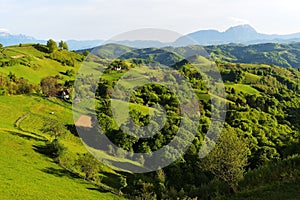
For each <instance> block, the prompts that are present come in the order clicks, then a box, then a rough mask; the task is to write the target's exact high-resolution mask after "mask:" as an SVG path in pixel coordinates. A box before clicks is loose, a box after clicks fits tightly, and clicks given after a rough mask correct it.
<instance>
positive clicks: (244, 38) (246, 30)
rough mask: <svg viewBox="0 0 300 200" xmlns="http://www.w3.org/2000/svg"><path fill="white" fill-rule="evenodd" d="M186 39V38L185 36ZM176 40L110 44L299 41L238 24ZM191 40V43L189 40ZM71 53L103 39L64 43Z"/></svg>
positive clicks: (12, 39)
mask: <svg viewBox="0 0 300 200" xmlns="http://www.w3.org/2000/svg"><path fill="white" fill-rule="evenodd" d="M186 36H187V37H186ZM186 36H183V37H181V38H178V39H177V40H176V41H175V42H173V43H162V42H160V41H151V40H150V41H149V40H145V41H144V40H136V41H128V40H126V41H110V42H113V43H118V44H123V45H126V46H131V47H136V48H146V47H156V48H161V47H166V46H187V45H192V44H200V45H221V44H229V43H236V44H260V43H271V42H272V43H290V42H300V33H295V34H289V35H277V34H263V33H258V32H257V31H256V30H255V29H254V28H253V27H251V26H250V25H239V26H234V27H231V28H229V29H227V30H226V31H224V32H220V31H217V30H200V31H197V32H193V33H190V34H187V35H186ZM193 40H194V41H193ZM0 43H1V44H3V45H4V46H9V45H16V44H19V43H41V44H45V43H46V41H45V40H38V39H35V38H34V37H30V36H26V35H21V34H20V35H14V34H9V33H5V32H0ZM67 43H68V45H69V48H70V49H71V50H79V49H89V48H92V47H95V46H98V45H100V44H103V43H104V40H68V41H67Z"/></svg>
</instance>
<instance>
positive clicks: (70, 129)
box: [65, 124, 79, 137]
mask: <svg viewBox="0 0 300 200" xmlns="http://www.w3.org/2000/svg"><path fill="white" fill-rule="evenodd" d="M65 126H66V128H67V129H68V130H69V131H70V132H71V133H72V134H73V135H74V136H76V137H78V136H79V135H78V132H77V129H76V126H75V125H74V124H67V125H65Z"/></svg>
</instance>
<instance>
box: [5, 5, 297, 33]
mask: <svg viewBox="0 0 300 200" xmlns="http://www.w3.org/2000/svg"><path fill="white" fill-rule="evenodd" d="M299 14H300V3H299V1H297V0H251V1H246V0H245V1H244V0H81V1H79V0H19V1H17V0H0V19H1V20H0V30H9V32H11V33H15V34H17V33H22V34H26V35H30V36H34V37H36V38H38V39H48V38H54V39H109V38H110V37H112V36H114V35H117V34H119V33H122V32H125V31H130V30H134V29H139V28H165V29H170V30H173V31H177V32H179V33H182V34H186V33H190V32H193V31H196V30H200V29H217V30H221V31H223V30H225V29H226V28H228V27H230V26H233V25H238V24H245V23H249V24H251V25H252V26H253V27H254V28H255V29H257V30H258V31H259V32H262V33H279V34H286V33H294V32H300V16H299Z"/></svg>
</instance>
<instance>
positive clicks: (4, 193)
mask: <svg viewBox="0 0 300 200" xmlns="http://www.w3.org/2000/svg"><path fill="white" fill-rule="evenodd" d="M40 145H43V142H41V141H37V140H34V139H33V138H30V137H25V136H24V135H22V134H20V135H18V134H16V133H14V132H8V131H1V130H0V152H1V153H0V166H1V170H0V179H1V181H0V194H1V199H45V200H46V199H49V200H50V199H51V200H52V199H119V197H118V196H115V195H113V194H111V193H105V192H101V191H98V190H99V189H97V188H96V187H95V186H94V185H92V184H90V183H89V182H86V181H84V180H83V179H81V178H78V177H76V175H73V174H71V173H69V172H67V171H66V170H64V169H63V168H61V167H59V166H58V165H57V164H55V163H54V162H53V161H52V160H51V159H50V158H48V157H46V156H44V155H42V154H39V153H38V152H36V151H35V148H38V146H40Z"/></svg>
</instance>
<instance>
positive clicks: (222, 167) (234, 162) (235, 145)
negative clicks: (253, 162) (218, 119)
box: [200, 126, 249, 192]
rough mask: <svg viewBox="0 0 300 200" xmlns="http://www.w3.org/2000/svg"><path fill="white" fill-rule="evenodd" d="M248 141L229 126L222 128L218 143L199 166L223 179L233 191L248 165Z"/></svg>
mask: <svg viewBox="0 0 300 200" xmlns="http://www.w3.org/2000/svg"><path fill="white" fill-rule="evenodd" d="M248 154H249V148H248V143H247V142H246V141H245V140H243V139H240V138H239V137H238V135H237V133H236V132H235V130H234V129H233V128H231V127H229V126H228V127H227V128H225V129H224V131H223V133H222V135H221V136H220V139H219V142H218V144H217V145H216V146H215V147H214V149H213V150H212V151H211V152H210V153H209V155H208V156H207V157H205V158H204V159H203V160H202V162H201V164H200V166H201V167H202V168H203V169H204V170H206V171H209V172H211V173H212V174H214V175H215V176H216V177H217V178H218V179H220V180H222V181H225V182H226V183H227V184H228V185H229V186H230V188H231V189H232V190H233V192H237V190H238V182H239V181H240V180H241V179H242V178H243V176H244V173H245V167H246V166H247V165H248Z"/></svg>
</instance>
